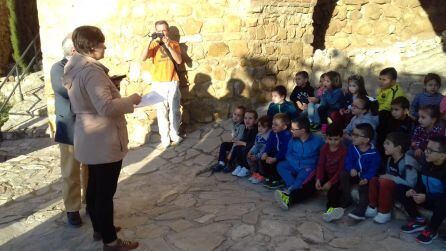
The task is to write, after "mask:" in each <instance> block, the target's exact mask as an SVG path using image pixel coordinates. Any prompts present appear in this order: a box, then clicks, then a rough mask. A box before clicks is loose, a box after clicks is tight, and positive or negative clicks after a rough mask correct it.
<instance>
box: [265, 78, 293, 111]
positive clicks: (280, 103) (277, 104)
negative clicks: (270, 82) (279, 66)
mask: <svg viewBox="0 0 446 251" xmlns="http://www.w3.org/2000/svg"><path fill="white" fill-rule="evenodd" d="M286 95H287V91H286V88H285V86H283V85H278V86H276V87H274V89H273V90H272V92H271V101H272V102H271V104H269V107H268V111H267V114H266V115H267V116H268V117H269V118H271V119H272V118H273V117H274V115H276V114H278V113H285V114H287V115H288V116H289V117H290V119H295V118H297V110H296V106H295V105H294V104H293V103H291V102H290V101H287V100H286Z"/></svg>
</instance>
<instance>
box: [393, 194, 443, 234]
mask: <svg viewBox="0 0 446 251" xmlns="http://www.w3.org/2000/svg"><path fill="white" fill-rule="evenodd" d="M409 189H411V188H410V187H407V186H403V185H398V186H397V189H395V190H396V193H395V198H396V200H398V201H400V202H401V204H402V205H403V207H404V209H405V210H406V212H407V214H408V215H409V216H410V217H411V218H413V219H415V218H417V217H421V214H420V212H419V211H418V208H417V207H418V206H421V207H424V208H426V209H429V210H432V213H433V214H432V217H431V219H430V223H429V227H430V229H431V230H433V231H435V232H436V231H438V228H439V227H440V225H441V223H442V222H443V221H444V219H445V218H446V197H444V196H443V197H439V198H427V201H426V202H424V203H422V204H419V205H418V204H417V203H415V201H414V200H413V199H412V198H411V197H406V191H408V190H409Z"/></svg>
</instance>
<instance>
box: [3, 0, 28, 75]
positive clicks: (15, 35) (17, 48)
mask: <svg viewBox="0 0 446 251" xmlns="http://www.w3.org/2000/svg"><path fill="white" fill-rule="evenodd" d="M6 5H7V7H8V11H9V30H10V32H11V44H12V50H13V54H12V58H13V59H14V61H15V62H16V63H17V64H18V65H19V67H20V68H21V69H22V71H23V70H25V69H26V64H25V62H24V61H23V59H21V58H20V56H21V54H22V48H21V43H20V34H19V33H20V32H19V27H18V22H17V12H16V0H6Z"/></svg>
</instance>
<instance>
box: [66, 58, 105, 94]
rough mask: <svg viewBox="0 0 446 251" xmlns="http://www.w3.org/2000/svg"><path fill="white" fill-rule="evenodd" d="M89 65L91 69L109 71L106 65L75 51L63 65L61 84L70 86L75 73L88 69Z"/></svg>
mask: <svg viewBox="0 0 446 251" xmlns="http://www.w3.org/2000/svg"><path fill="white" fill-rule="evenodd" d="M90 67H91V68H93V69H97V70H100V71H104V72H105V73H106V74H108V71H109V70H108V68H107V67H105V66H104V65H103V64H101V63H100V62H99V61H97V60H96V59H94V58H92V57H89V56H85V55H82V54H80V53H75V54H74V55H73V56H72V57H71V58H70V60H69V61H68V62H67V64H66V65H65V68H64V75H63V85H64V86H65V87H66V88H70V87H71V84H72V83H73V80H74V79H75V78H76V76H77V74H79V73H80V72H81V71H82V70H84V69H88V68H90Z"/></svg>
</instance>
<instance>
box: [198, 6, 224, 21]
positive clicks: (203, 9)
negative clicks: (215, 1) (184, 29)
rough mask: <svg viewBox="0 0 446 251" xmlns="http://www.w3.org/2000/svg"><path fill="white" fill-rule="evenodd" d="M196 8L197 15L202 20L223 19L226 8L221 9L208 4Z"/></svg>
mask: <svg viewBox="0 0 446 251" xmlns="http://www.w3.org/2000/svg"><path fill="white" fill-rule="evenodd" d="M196 7H197V8H195V9H194V10H195V14H196V15H197V17H201V18H212V17H222V16H223V14H224V8H221V7H220V6H216V5H212V4H207V3H200V4H198V5H197V6H196Z"/></svg>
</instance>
